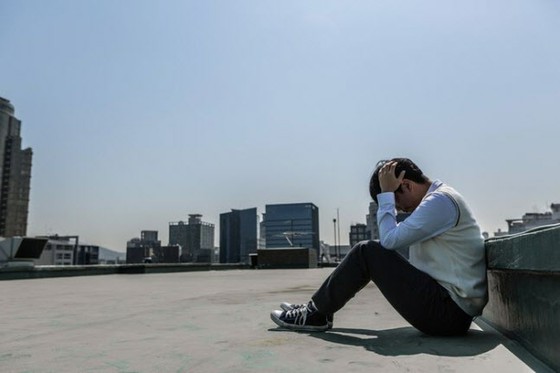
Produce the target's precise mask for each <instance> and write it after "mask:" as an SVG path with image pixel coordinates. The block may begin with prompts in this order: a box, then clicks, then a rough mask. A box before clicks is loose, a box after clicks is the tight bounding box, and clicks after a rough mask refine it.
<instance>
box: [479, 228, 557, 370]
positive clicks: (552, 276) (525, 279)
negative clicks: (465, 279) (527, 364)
mask: <svg viewBox="0 0 560 373" xmlns="http://www.w3.org/2000/svg"><path fill="white" fill-rule="evenodd" d="M486 249H487V260H488V287H489V302H488V305H487V306H486V308H485V309H484V313H483V315H482V318H483V320H485V321H487V322H489V323H490V324H491V325H493V326H494V327H496V328H497V329H498V330H500V331H501V332H502V333H504V334H505V335H506V336H508V337H510V338H512V339H515V340H517V341H518V342H519V343H520V344H522V345H523V346H524V347H525V348H526V349H527V350H528V351H530V352H531V353H533V354H534V355H535V356H537V357H538V358H539V359H541V360H542V361H543V362H545V363H546V364H548V365H550V366H551V367H552V368H553V369H554V370H557V371H558V370H560V353H558V351H560V339H559V338H558V336H559V335H560V317H559V315H560V225H553V226H546V227H541V228H538V229H534V230H531V231H528V232H524V233H521V234H517V235H512V236H505V237H500V238H493V239H489V240H487V241H486Z"/></svg>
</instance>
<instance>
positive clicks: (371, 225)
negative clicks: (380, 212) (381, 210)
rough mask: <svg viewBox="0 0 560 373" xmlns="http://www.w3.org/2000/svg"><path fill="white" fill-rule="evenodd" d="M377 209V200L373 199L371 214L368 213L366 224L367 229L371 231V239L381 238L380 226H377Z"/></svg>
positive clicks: (370, 207) (370, 206)
mask: <svg viewBox="0 0 560 373" xmlns="http://www.w3.org/2000/svg"><path fill="white" fill-rule="evenodd" d="M377 209H378V207H377V203H375V201H371V202H370V203H369V208H368V212H369V214H367V215H366V225H367V231H368V233H369V238H368V239H370V240H378V239H379V228H378V227H377Z"/></svg>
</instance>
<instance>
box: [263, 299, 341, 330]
mask: <svg viewBox="0 0 560 373" xmlns="http://www.w3.org/2000/svg"><path fill="white" fill-rule="evenodd" d="M289 305H291V304H290V303H286V304H285V306H289ZM294 306H297V305H294ZM270 318H271V319H272V321H274V322H275V323H276V324H277V325H278V326H280V327H282V328H286V329H292V330H299V331H308V332H323V331H325V330H328V329H331V328H332V315H331V316H330V317H329V316H327V315H325V314H323V313H321V312H319V311H318V310H317V309H316V308H315V306H314V305H313V303H312V302H309V303H308V304H307V305H303V307H297V308H292V309H291V310H282V311H279V310H276V311H272V313H271V314H270Z"/></svg>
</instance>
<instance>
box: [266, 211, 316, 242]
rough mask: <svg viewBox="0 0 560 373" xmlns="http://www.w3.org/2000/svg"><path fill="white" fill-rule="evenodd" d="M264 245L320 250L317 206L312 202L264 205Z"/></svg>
mask: <svg viewBox="0 0 560 373" xmlns="http://www.w3.org/2000/svg"><path fill="white" fill-rule="evenodd" d="M263 227H264V230H265V240H266V242H265V247H266V248H267V249H272V248H286V247H307V248H313V249H315V250H317V253H319V251H320V244H319V208H318V207H317V206H315V205H314V204H313V203H310V202H307V203H285V204H274V205H266V212H265V214H264V221H263Z"/></svg>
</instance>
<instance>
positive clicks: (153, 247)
mask: <svg viewBox="0 0 560 373" xmlns="http://www.w3.org/2000/svg"><path fill="white" fill-rule="evenodd" d="M160 247H161V241H159V240H158V232H157V231H148V230H144V231H141V232H140V238H138V237H135V238H132V239H130V240H129V241H128V242H127V243H126V263H127V264H134V263H145V262H153V261H155V260H154V259H155V258H156V257H157V250H159V248H160Z"/></svg>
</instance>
